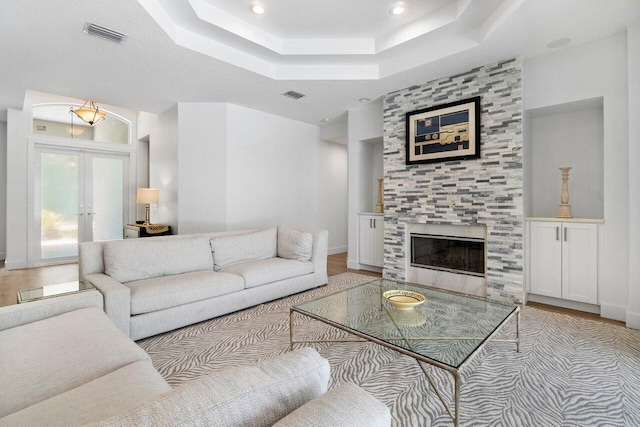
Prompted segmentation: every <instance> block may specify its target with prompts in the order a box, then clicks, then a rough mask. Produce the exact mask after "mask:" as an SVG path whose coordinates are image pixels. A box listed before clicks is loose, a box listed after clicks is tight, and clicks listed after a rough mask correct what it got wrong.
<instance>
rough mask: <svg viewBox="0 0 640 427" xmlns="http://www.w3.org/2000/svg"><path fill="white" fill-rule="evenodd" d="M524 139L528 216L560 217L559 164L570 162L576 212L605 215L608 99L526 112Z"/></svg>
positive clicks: (576, 214) (573, 211) (571, 198)
mask: <svg viewBox="0 0 640 427" xmlns="http://www.w3.org/2000/svg"><path fill="white" fill-rule="evenodd" d="M524 139H525V156H524V167H525V189H526V190H525V196H524V197H525V216H529V217H555V216H557V215H558V204H559V203H560V193H561V189H562V181H561V172H560V170H559V168H560V167H564V166H570V167H571V168H572V169H571V171H570V175H569V203H570V204H571V214H572V216H573V217H576V218H603V217H604V162H603V159H604V116H603V102H602V98H593V99H587V100H581V101H576V102H571V103H566V104H559V105H553V106H549V107H543V108H538V109H531V110H526V111H525V138H524Z"/></svg>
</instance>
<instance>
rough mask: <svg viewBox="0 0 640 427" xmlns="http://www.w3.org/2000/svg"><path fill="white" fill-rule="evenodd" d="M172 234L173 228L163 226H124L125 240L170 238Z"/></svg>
mask: <svg viewBox="0 0 640 427" xmlns="http://www.w3.org/2000/svg"><path fill="white" fill-rule="evenodd" d="M170 234H171V226H170V225H163V224H149V225H143V224H127V225H125V226H124V238H125V239H137V238H139V237H154V236H168V235H170Z"/></svg>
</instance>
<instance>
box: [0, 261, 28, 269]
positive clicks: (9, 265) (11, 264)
mask: <svg viewBox="0 0 640 427" xmlns="http://www.w3.org/2000/svg"><path fill="white" fill-rule="evenodd" d="M28 266H29V264H28V263H27V260H19V261H9V260H5V262H4V269H5V270H20V269H21V268H27V267H28Z"/></svg>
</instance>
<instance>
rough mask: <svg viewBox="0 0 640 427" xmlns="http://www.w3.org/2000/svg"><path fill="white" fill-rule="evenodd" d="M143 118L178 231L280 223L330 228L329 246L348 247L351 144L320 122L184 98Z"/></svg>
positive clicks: (158, 183)
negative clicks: (327, 137) (333, 138)
mask: <svg viewBox="0 0 640 427" xmlns="http://www.w3.org/2000/svg"><path fill="white" fill-rule="evenodd" d="M148 123H149V124H148ZM141 125H142V126H145V127H147V128H148V129H149V130H148V132H149V146H150V172H151V186H155V187H158V188H159V189H160V198H161V200H160V211H161V212H159V218H160V219H161V221H166V222H165V223H168V224H171V225H172V226H173V227H175V230H174V232H175V233H180V234H187V233H196V232H203V231H222V230H233V229H242V228H254V227H255V228H259V227H273V226H277V225H280V224H281V225H288V226H292V227H300V228H307V229H311V228H313V229H318V228H321V229H326V230H328V231H329V251H330V253H338V252H344V251H345V250H346V247H347V147H346V146H344V145H340V144H336V143H332V142H325V141H322V140H321V139H320V128H319V127H318V126H314V125H310V124H307V123H302V122H298V121H295V120H290V119H286V118H283V117H279V116H276V115H273V114H267V113H263V112H260V111H256V110H252V109H249V108H245V107H240V106H237V105H233V104H223V103H201V104H199V103H180V104H178V105H177V106H176V107H175V108H172V109H170V110H168V111H166V112H165V113H163V114H161V115H160V116H158V117H157V123H155V124H154V123H152V121H148V120H145V121H144V122H141ZM172 194H175V198H174V197H171V198H170V199H169V197H170V196H171V195H172ZM174 199H175V200H174ZM169 209H172V211H171V212H166V213H165V214H164V216H162V211H163V210H169ZM161 221H158V222H161ZM170 221H173V222H170ZM175 224H177V225H175Z"/></svg>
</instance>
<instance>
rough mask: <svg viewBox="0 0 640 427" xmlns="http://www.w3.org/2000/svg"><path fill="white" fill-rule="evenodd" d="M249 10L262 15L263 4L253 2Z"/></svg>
mask: <svg viewBox="0 0 640 427" xmlns="http://www.w3.org/2000/svg"><path fill="white" fill-rule="evenodd" d="M251 12H253V13H255V14H256V15H262V14H263V13H264V6H263V5H261V4H260V3H254V4H253V6H251Z"/></svg>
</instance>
